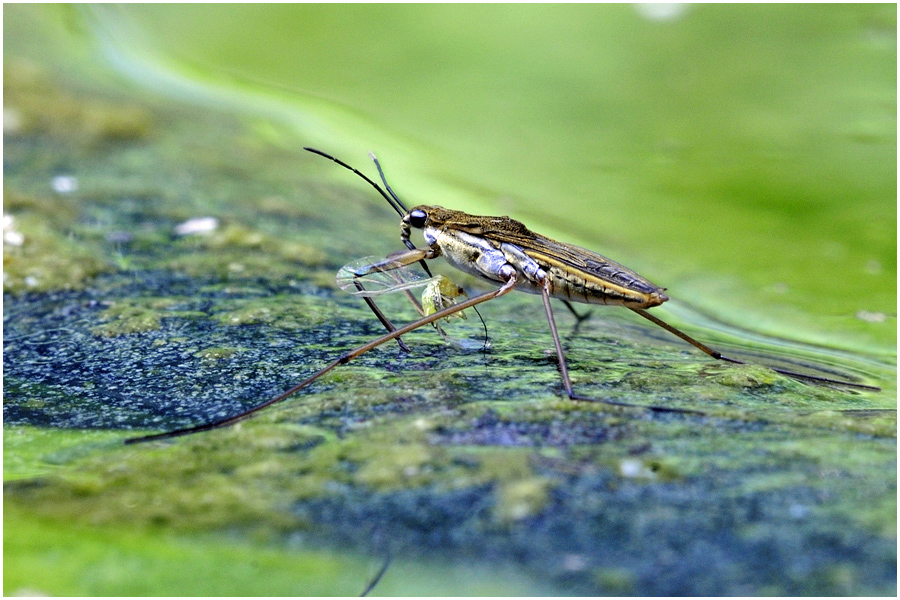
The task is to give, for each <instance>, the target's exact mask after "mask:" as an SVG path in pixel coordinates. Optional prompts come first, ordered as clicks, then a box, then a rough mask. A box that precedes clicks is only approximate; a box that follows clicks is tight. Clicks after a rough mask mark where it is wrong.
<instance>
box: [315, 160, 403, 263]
mask: <svg viewBox="0 0 900 600" xmlns="http://www.w3.org/2000/svg"><path fill="white" fill-rule="evenodd" d="M303 149H304V150H306V151H307V152H312V153H313V154H318V155H319V156H323V157H325V158H327V159H329V160H333V161H334V162H336V163H337V164H339V165H341V166H342V167H344V168H345V169H349V170H351V171H353V172H354V173H356V174H357V175H359V176H360V177H362V178H363V179H365V180H366V181H367V182H368V183H369V185H371V186H372V187H373V188H375V189H376V190H378V193H379V194H381V195H382V197H384V199H385V200H387V201H388V204H390V205H391V207H392V208H393V209H394V210H396V211H397V214H398V215H400V216H401V217H403V216H406V213H407V210H406V207H405V206H403V203H402V202H400V199H399V198H397V196H396V195H394V192H393V190H392V191H391V195H390V196H388V194H387V192H385V191H384V190H383V189H381V186H380V185H378V184H377V183H375V182H374V181H372V180H371V179H369V178H368V177H366V175H365V174H364V173H361V172H360V171H357V170H356V169H354V168H353V167H351V166H350V165H348V164H347V163H345V162H344V161H342V160H341V159H339V158H335V157H333V156H331V155H330V154H327V153H325V152H322V151H321V150H316V149H315V148H309V147H307V146H304V147H303ZM372 158H375V155H374V154H373V155H372ZM375 164H376V165H377V164H378V161H377V160H376V161H375ZM378 172H379V173H381V167H380V166H379V167H378ZM381 178H382V181H383V180H384V174H383V173H382V174H381ZM384 184H385V185H387V181H385V182H384ZM388 189H391V188H390V186H388ZM410 250H412V248H410Z"/></svg>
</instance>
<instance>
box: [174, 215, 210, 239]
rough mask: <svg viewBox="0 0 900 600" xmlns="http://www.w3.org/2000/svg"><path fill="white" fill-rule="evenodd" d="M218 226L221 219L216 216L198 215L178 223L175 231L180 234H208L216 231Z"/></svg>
mask: <svg viewBox="0 0 900 600" xmlns="http://www.w3.org/2000/svg"><path fill="white" fill-rule="evenodd" d="M218 226H219V220H218V219H217V218H215V217H196V218H194V219H188V220H187V221H185V222H184V223H179V224H178V225H176V226H175V233H177V234H178V235H196V234H206V233H211V232H213V231H215V230H216V228H217V227H218Z"/></svg>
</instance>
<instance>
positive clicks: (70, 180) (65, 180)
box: [50, 175, 78, 194]
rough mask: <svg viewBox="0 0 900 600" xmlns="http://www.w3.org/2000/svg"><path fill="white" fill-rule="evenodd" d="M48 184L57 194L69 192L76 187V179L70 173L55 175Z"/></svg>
mask: <svg viewBox="0 0 900 600" xmlns="http://www.w3.org/2000/svg"><path fill="white" fill-rule="evenodd" d="M50 186H51V187H52V188H53V191H54V192H56V193H57V194H71V193H72V192H74V191H75V190H77V189H78V179H77V178H75V177H73V176H71V175H57V176H56V177H54V178H53V180H52V181H51V182H50Z"/></svg>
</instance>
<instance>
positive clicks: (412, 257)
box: [353, 248, 443, 352]
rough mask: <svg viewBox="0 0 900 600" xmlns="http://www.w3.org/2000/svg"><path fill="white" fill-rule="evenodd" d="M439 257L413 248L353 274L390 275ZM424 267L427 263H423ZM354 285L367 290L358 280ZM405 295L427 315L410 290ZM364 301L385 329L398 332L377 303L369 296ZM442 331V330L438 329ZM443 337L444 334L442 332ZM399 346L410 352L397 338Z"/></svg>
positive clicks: (433, 251)
mask: <svg viewBox="0 0 900 600" xmlns="http://www.w3.org/2000/svg"><path fill="white" fill-rule="evenodd" d="M435 256H438V252H436V251H435V250H433V249H431V248H412V249H410V250H401V251H399V252H395V253H393V254H390V255H388V256H387V257H386V258H385V259H384V260H381V261H378V262H375V263H371V264H369V265H367V266H366V267H364V268H360V269H357V270H355V271H354V272H353V276H354V278H359V277H365V276H367V275H370V274H372V273H388V274H389V273H390V271H392V270H395V269H399V268H402V267H406V266H408V265H411V264H413V263H415V262H419V261H424V260H427V259H431V258H434V257H435ZM422 265H423V267H424V265H425V263H424V262H422ZM425 271H426V272H427V273H428V274H429V275H430V274H431V273H430V272H429V271H428V269H427V267H425ZM353 285H354V287H356V289H357V290H358V291H359V292H365V291H366V289H365V287H363V284H362V282H361V281H359V280H358V279H354V280H353ZM403 293H404V294H405V295H406V298H407V299H408V300H409V301H410V302H411V303H412V305H413V307H414V308H415V309H416V311H417V312H418V313H419V314H420V315H423V316H424V315H425V311H424V310H423V309H422V305H421V304H420V303H419V300H418V299H417V298H416V297H415V296H414V295H413V294H412V293H411V292H410V291H409V290H408V289H404V290H403ZM361 295H362V297H363V300H364V301H365V303H366V304H367V305H368V307H369V309H371V311H372V313H373V314H374V315H375V317H376V318H377V319H378V320H379V321H380V322H381V324H382V325H384V328H385V329H387V331H388V332H389V333H390V332H392V331H396V329H397V328H396V327H394V324H393V323H391V321H390V320H389V319H388V318H387V317H386V316H385V314H384V313H383V312H382V311H381V309H380V308H378V305H377V304H375V301H374V300H373V299H372V298H371V297H369V295H368V294H361ZM438 331H440V328H438ZM441 334H442V335H443V332H441ZM397 344H398V345H399V346H400V349H401V350H403V351H404V352H409V351H410V350H409V346H407V345H406V343H405V342H404V341H403V340H402V339H400V338H399V337H398V338H397Z"/></svg>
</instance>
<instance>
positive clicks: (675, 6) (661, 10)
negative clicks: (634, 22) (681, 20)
mask: <svg viewBox="0 0 900 600" xmlns="http://www.w3.org/2000/svg"><path fill="white" fill-rule="evenodd" d="M634 8H635V10H636V11H637V13H638V14H639V15H641V16H642V17H645V18H647V19H650V20H651V21H671V20H673V19H677V18H678V17H680V16H681V15H683V14H684V13H685V12H687V10H688V5H687V4H684V3H681V2H638V3H637V4H635V5H634Z"/></svg>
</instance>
